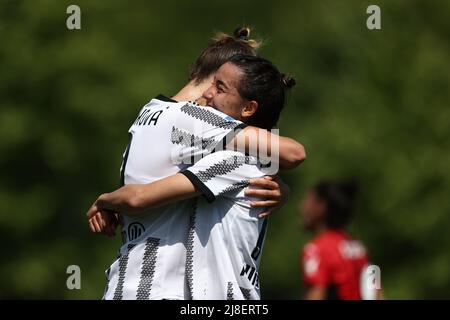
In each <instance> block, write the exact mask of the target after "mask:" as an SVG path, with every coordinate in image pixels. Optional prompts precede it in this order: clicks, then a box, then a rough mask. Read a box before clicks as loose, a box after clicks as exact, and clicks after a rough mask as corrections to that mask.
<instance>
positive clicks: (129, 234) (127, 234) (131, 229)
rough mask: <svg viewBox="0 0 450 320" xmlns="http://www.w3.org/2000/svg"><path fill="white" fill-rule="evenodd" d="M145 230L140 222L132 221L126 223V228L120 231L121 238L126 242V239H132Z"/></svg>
mask: <svg viewBox="0 0 450 320" xmlns="http://www.w3.org/2000/svg"><path fill="white" fill-rule="evenodd" d="M144 231H145V227H144V226H143V225H142V223H139V222H132V223H130V224H129V225H128V228H126V230H123V231H122V240H123V243H127V242H128V241H133V240H135V239H137V238H139V237H140V236H141V234H143V233H144Z"/></svg>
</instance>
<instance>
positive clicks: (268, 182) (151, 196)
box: [87, 173, 289, 236]
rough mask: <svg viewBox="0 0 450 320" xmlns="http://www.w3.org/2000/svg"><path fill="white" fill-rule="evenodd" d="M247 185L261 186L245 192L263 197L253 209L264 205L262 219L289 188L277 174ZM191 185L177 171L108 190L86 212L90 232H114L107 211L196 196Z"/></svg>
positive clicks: (284, 199)
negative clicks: (143, 181)
mask: <svg viewBox="0 0 450 320" xmlns="http://www.w3.org/2000/svg"><path fill="white" fill-rule="evenodd" d="M250 185H251V186H255V187H259V188H264V189H247V191H246V195H248V196H252V197H259V198H264V200H261V201H254V202H252V203H251V206H252V207H254V208H258V207H267V208H268V209H267V210H266V211H265V212H262V213H261V214H260V215H259V217H260V218H264V217H266V216H268V215H269V214H270V213H272V212H273V211H274V210H276V209H278V208H280V207H281V206H283V205H284V204H285V203H286V202H287V199H288V194H289V188H288V187H287V185H286V184H284V183H283V182H282V181H281V179H279V178H278V177H263V178H255V179H251V180H250ZM199 195H200V192H198V191H196V190H195V187H194V185H193V184H192V183H191V181H190V180H189V179H187V178H186V176H185V175H183V174H180V173H177V174H175V175H172V176H170V177H167V178H164V179H161V180H158V181H156V182H153V183H149V184H129V185H126V186H123V187H121V188H119V189H117V190H116V191H114V192H111V193H104V194H102V195H101V196H100V197H99V198H98V199H97V200H96V201H95V203H94V204H93V205H92V206H91V208H90V209H89V211H88V212H87V218H88V220H89V226H90V229H91V231H92V232H97V233H103V234H106V235H108V236H113V235H114V230H115V228H116V227H117V225H118V223H117V222H116V220H115V219H112V220H111V219H110V218H109V217H108V213H111V212H126V213H127V214H131V215H133V214H134V215H139V214H141V213H143V212H145V211H146V210H148V209H151V208H156V207H158V206H162V205H165V204H168V203H173V202H177V201H180V200H184V199H188V198H193V197H196V196H199Z"/></svg>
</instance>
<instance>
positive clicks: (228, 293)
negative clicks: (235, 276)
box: [227, 282, 234, 300]
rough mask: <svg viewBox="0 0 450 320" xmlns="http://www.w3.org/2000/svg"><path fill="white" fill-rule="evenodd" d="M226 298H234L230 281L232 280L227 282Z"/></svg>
mask: <svg viewBox="0 0 450 320" xmlns="http://www.w3.org/2000/svg"><path fill="white" fill-rule="evenodd" d="M227 300H234V295H233V283H232V282H228V287H227Z"/></svg>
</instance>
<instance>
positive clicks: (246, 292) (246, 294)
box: [239, 287, 252, 300]
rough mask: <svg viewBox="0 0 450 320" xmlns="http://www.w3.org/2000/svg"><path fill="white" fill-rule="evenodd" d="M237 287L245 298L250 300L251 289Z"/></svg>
mask: <svg viewBox="0 0 450 320" xmlns="http://www.w3.org/2000/svg"><path fill="white" fill-rule="evenodd" d="M239 289H241V292H242V295H243V296H244V299H245V300H250V292H251V291H252V289H245V288H242V287H239Z"/></svg>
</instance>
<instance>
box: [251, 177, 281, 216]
mask: <svg viewBox="0 0 450 320" xmlns="http://www.w3.org/2000/svg"><path fill="white" fill-rule="evenodd" d="M250 185H251V186H254V187H259V188H263V189H249V188H247V190H246V191H245V195H246V196H250V197H257V198H262V199H264V200H262V201H254V202H251V203H250V205H251V207H252V208H261V207H267V210H266V211H264V212H262V213H260V214H259V215H258V217H259V218H265V217H267V216H268V215H269V214H271V213H272V212H273V211H275V210H277V209H279V208H281V207H282V206H283V205H285V204H286V202H287V201H288V198H289V192H290V191H289V186H288V185H287V184H285V183H284V182H283V181H282V180H281V179H280V178H279V177H278V176H274V177H272V176H265V177H263V178H255V179H251V180H250Z"/></svg>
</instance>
